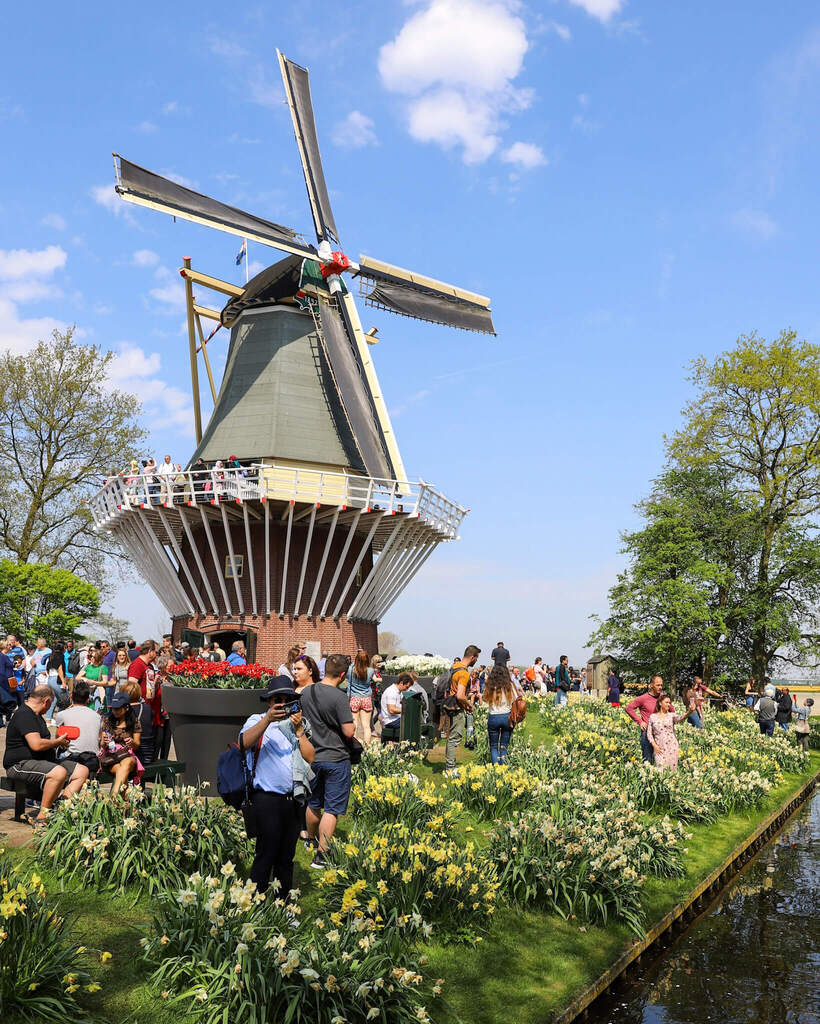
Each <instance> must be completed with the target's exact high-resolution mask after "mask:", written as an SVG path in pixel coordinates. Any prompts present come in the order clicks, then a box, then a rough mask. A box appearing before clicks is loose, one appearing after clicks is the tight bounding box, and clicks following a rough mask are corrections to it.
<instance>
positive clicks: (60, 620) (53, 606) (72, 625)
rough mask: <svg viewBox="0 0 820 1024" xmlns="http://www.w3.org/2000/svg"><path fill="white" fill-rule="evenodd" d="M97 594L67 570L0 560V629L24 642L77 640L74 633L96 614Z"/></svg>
mask: <svg viewBox="0 0 820 1024" xmlns="http://www.w3.org/2000/svg"><path fill="white" fill-rule="evenodd" d="M99 606H100V595H99V591H98V590H97V588H96V587H95V586H94V585H93V584H92V583H86V582H84V581H83V580H81V579H79V578H78V577H77V576H75V575H74V574H73V573H71V572H69V571H68V569H57V568H54V567H53V566H51V565H45V564H43V563H40V562H28V563H26V564H23V565H21V564H18V563H17V562H13V561H11V560H10V559H8V558H3V559H0V629H2V631H3V633H4V634H5V633H14V634H15V635H16V636H17V638H18V639H19V640H21V641H23V642H24V643H34V642H35V641H36V639H37V637H38V636H44V637H45V638H46V639H47V640H49V641H55V640H77V639H79V635H78V633H77V630H78V629H79V627H80V625H81V624H82V623H83V622H85V621H86V620H88V619H90V618H92V617H93V616H94V615H96V614H97V611H98V609H99Z"/></svg>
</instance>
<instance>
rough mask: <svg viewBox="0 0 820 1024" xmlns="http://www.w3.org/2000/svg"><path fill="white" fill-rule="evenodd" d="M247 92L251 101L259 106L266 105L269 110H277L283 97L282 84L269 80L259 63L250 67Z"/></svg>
mask: <svg viewBox="0 0 820 1024" xmlns="http://www.w3.org/2000/svg"><path fill="white" fill-rule="evenodd" d="M247 94H248V98H249V99H250V101H251V102H252V103H256V104H257V105H258V106H260V107H267V108H268V109H269V110H279V109H280V107H281V106H282V103H283V102H284V99H285V94H284V92H283V90H282V86H281V85H280V84H279V82H277V81H270V79H269V78H268V76H267V72H266V71H265V68H264V67H263V66H262V65H261V64H257V65H255V66H254V67H253V68H251V72H250V76H249V78H248V83H247Z"/></svg>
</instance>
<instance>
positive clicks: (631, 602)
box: [592, 331, 820, 684]
mask: <svg viewBox="0 0 820 1024" xmlns="http://www.w3.org/2000/svg"><path fill="white" fill-rule="evenodd" d="M692 381H693V383H694V385H695V388H696V395H695V397H694V398H693V399H692V401H691V402H690V403H689V405H688V406H687V407H686V408H685V409H684V412H683V425H682V426H681V428H680V429H679V430H678V431H677V432H676V433H675V434H674V435H673V436H672V437H671V438H668V439H667V453H668V463H667V468H666V470H665V471H664V473H663V474H661V476H660V477H659V478H658V479H657V480H656V481H655V486H654V489H653V492H652V494H651V495H650V497H649V498H648V499H646V500H645V501H643V502H641V503H639V505H638V506H637V509H638V511H639V512H640V514H641V516H642V518H643V519H644V521H645V526H644V527H643V528H642V529H640V530H638V531H635V532H633V533H626V534H624V535H623V541H624V549H623V550H624V552H625V553H626V554H627V556H628V558H629V564H628V567H627V569H626V570H625V571H624V572H623V573H622V574H621V575H620V576H619V577H618V582H617V583H616V585H615V587H613V588H612V590H611V591H610V614H609V616H608V617H607V619H606V620H604V621H603V622H599V626H598V629H597V631H596V633H595V634H594V636H593V638H592V642H593V643H594V644H595V645H596V647H601V648H603V647H607V648H610V649H612V650H613V651H614V652H617V653H620V654H621V655H622V657H623V659H624V663H625V665H626V667H627V669H631V670H633V671H634V672H638V673H641V674H643V673H646V672H650V671H660V672H661V673H662V674H665V675H666V676H667V677H668V678H669V680H670V683H672V684H674V680H675V678H676V677H680V676H681V675H687V674H691V673H692V672H693V671H695V670H699V671H701V672H703V673H704V675H705V677H706V678H707V680H708V679H710V678H716V679H718V680H720V679H721V678H724V679H728V678H735V679H737V678H739V677H741V676H744V675H746V674H749V673H750V672H751V674H753V675H754V676H755V678H757V679H760V678H762V677H763V676H765V675H767V674H769V673H770V666H771V665H772V663H773V662H775V661H785V662H790V663H794V664H799V665H802V666H806V665H809V664H815V663H816V661H817V659H818V657H819V656H820V632H819V631H818V623H817V608H818V606H820V541H818V536H817V528H816V517H817V512H818V511H820V346H816V345H811V344H809V343H807V342H801V341H798V340H797V337H796V334H795V333H794V332H793V331H783V332H782V333H781V334H780V335H779V336H778V337H777V338H776V339H775V340H774V341H773V342H771V343H768V342H766V341H765V340H764V339H762V338H759V337H758V336H757V335H751V336H749V337H745V336H744V337H741V338H739V339H738V342H737V345H736V347H735V348H734V349H733V350H731V351H730V352H726V353H723V354H722V355H720V356H718V357H717V359H715V360H714V361H713V362H709V361H707V360H705V359H700V360H698V361H696V362H695V364H694V365H693V374H692Z"/></svg>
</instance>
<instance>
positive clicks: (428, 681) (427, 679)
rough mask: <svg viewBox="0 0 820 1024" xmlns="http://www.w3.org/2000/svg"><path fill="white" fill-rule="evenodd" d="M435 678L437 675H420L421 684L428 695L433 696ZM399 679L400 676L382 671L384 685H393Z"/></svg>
mask: <svg viewBox="0 0 820 1024" xmlns="http://www.w3.org/2000/svg"><path fill="white" fill-rule="evenodd" d="M435 678H436V677H435V676H419V685H420V686H421V688H422V689H423V690H424V692H425V693H426V694H427V696H428V697H429V696H431V695H432V693H433V680H434V679H435ZM398 680H399V677H398V676H395V675H390V674H389V673H387V672H382V686H384V687H388V686H391V685H392V684H393V683H397V682H398Z"/></svg>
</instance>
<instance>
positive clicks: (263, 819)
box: [251, 789, 302, 899]
mask: <svg viewBox="0 0 820 1024" xmlns="http://www.w3.org/2000/svg"><path fill="white" fill-rule="evenodd" d="M253 807H254V810H255V812H256V828H257V837H256V852H255V854H254V858H253V865H252V866H251V881H252V882H256V888H257V889H258V890H259V892H265V891H266V890H267V888H268V886H269V885H270V877H271V874H272V875H273V877H274V878H275V879H276V880H277V881H278V882H279V891H278V893H277V896H281V897H282V899H287V895H288V893H289V892H290V890H291V889H292V888H293V858H294V855H295V854H296V843H297V841H298V839H299V829H300V828H301V827H302V826H301V814H300V804H299V803H298V801H296V800H294V799H293V797H288V796H281V795H280V794H279V793H266V792H265V791H263V790H261V789H255V790H254V791H253Z"/></svg>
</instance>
